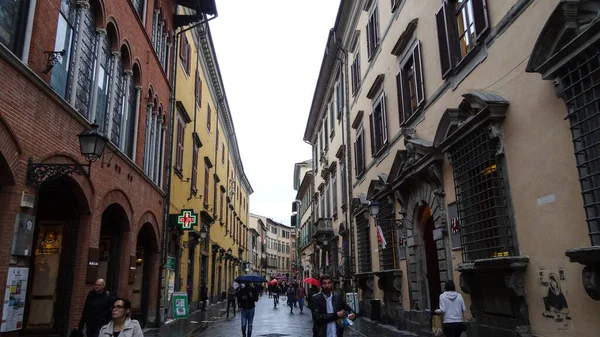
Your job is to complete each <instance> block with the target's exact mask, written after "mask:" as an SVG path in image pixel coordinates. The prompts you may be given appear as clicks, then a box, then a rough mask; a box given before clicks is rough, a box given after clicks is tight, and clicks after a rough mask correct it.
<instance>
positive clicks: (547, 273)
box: [538, 269, 572, 330]
mask: <svg viewBox="0 0 600 337" xmlns="http://www.w3.org/2000/svg"><path fill="white" fill-rule="evenodd" d="M566 281H567V280H566V277H565V271H564V270H563V269H540V271H539V280H538V282H539V285H540V289H541V292H542V299H543V302H544V307H543V312H542V315H543V316H544V317H546V318H547V319H548V320H552V321H553V323H554V324H556V328H557V329H559V330H568V329H570V327H571V325H572V323H571V316H570V313H569V305H568V303H567V297H568V290H567V287H566V285H567V282H566Z"/></svg>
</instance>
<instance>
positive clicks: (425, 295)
mask: <svg viewBox="0 0 600 337" xmlns="http://www.w3.org/2000/svg"><path fill="white" fill-rule="evenodd" d="M417 207H418V210H417V219H416V220H417V230H418V232H419V234H420V235H421V239H422V241H421V245H419V247H420V249H419V250H420V254H419V255H421V258H420V259H419V261H420V262H421V266H420V269H421V270H422V271H424V272H425V278H426V279H427V282H426V286H427V289H426V291H422V292H421V299H422V300H421V301H422V305H423V308H422V309H430V310H435V309H437V308H439V295H440V294H441V293H442V286H441V280H440V265H439V261H438V249H437V246H436V243H435V240H434V238H433V231H434V230H435V223H434V222H433V216H432V215H433V213H432V212H431V208H430V207H429V205H423V206H417ZM425 303H427V304H428V307H426V306H425Z"/></svg>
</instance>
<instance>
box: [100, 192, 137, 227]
mask: <svg viewBox="0 0 600 337" xmlns="http://www.w3.org/2000/svg"><path fill="white" fill-rule="evenodd" d="M112 204H118V205H120V206H121V207H122V208H123V210H124V211H125V214H126V215H127V220H128V221H127V222H128V224H129V227H131V221H132V220H133V207H132V205H131V202H130V200H129V198H128V197H127V194H125V192H123V191H122V190H120V189H114V190H112V191H110V192H108V193H106V194H105V195H104V197H103V198H102V209H103V210H105V209H107V208H108V207H109V206H110V205H112ZM126 230H127V231H128V230H129V228H127V229H126Z"/></svg>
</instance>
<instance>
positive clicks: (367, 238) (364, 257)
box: [356, 214, 373, 273]
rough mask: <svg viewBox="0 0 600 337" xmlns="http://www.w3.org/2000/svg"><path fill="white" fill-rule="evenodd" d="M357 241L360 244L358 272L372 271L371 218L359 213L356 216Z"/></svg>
mask: <svg viewBox="0 0 600 337" xmlns="http://www.w3.org/2000/svg"><path fill="white" fill-rule="evenodd" d="M356 229H357V233H356V243H357V246H358V272H359V273H366V272H371V271H372V270H373V269H372V267H371V232H370V227H369V220H367V219H366V218H365V217H364V214H359V215H358V216H357V217H356Z"/></svg>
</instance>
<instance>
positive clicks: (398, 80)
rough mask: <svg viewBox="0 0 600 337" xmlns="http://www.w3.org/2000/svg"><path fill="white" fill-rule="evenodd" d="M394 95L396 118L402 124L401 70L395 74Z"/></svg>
mask: <svg viewBox="0 0 600 337" xmlns="http://www.w3.org/2000/svg"><path fill="white" fill-rule="evenodd" d="M396 95H397V96H398V118H399V120H400V125H402V123H404V100H403V99H402V69H400V71H399V72H398V73H397V74H396Z"/></svg>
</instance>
